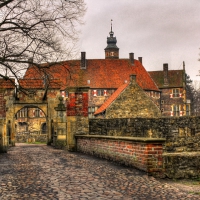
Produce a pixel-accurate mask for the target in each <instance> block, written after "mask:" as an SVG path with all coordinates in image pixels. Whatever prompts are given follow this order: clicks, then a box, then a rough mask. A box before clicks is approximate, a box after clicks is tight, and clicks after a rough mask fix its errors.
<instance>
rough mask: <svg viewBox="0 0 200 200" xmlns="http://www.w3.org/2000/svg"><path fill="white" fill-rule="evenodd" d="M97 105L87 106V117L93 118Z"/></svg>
mask: <svg viewBox="0 0 200 200" xmlns="http://www.w3.org/2000/svg"><path fill="white" fill-rule="evenodd" d="M97 109H98V107H88V116H89V118H94V113H95V111H96V110H97Z"/></svg>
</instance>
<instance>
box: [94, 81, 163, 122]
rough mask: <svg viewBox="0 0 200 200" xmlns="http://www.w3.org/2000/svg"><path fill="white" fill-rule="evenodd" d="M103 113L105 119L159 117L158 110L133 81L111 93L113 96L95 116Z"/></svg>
mask: <svg viewBox="0 0 200 200" xmlns="http://www.w3.org/2000/svg"><path fill="white" fill-rule="evenodd" d="M103 111H106V114H105V116H106V118H136V117H160V116H161V112H160V109H159V108H158V107H157V106H156V105H155V104H154V103H153V101H152V100H151V99H150V97H149V96H147V95H146V93H145V92H144V90H143V89H142V88H141V87H140V86H139V85H138V84H137V83H136V82H135V81H134V80H133V81H131V82H130V83H129V84H127V85H124V86H123V87H121V88H119V89H118V90H117V91H116V92H115V93H113V95H112V96H111V97H110V98H109V99H108V100H107V101H106V102H105V103H104V104H103V105H102V106H101V107H100V108H99V109H98V110H97V111H96V112H95V115H98V114H100V113H102V112H103Z"/></svg>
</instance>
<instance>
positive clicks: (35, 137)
mask: <svg viewBox="0 0 200 200" xmlns="http://www.w3.org/2000/svg"><path fill="white" fill-rule="evenodd" d="M15 142H16V143H24V142H42V143H47V134H29V135H27V134H21V135H16V136H15Z"/></svg>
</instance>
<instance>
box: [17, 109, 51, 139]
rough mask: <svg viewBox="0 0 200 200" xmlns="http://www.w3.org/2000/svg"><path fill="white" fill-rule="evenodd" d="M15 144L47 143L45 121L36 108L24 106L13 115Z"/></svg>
mask: <svg viewBox="0 0 200 200" xmlns="http://www.w3.org/2000/svg"><path fill="white" fill-rule="evenodd" d="M15 125H16V126H15V142H16V143H23V142H28V143H35V142H37V143H47V119H46V115H45V113H44V112H43V111H42V110H41V109H40V108H39V107H37V106H25V107H23V108H21V109H20V110H19V111H18V112H17V113H16V114H15Z"/></svg>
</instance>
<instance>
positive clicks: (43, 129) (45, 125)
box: [41, 122, 47, 134]
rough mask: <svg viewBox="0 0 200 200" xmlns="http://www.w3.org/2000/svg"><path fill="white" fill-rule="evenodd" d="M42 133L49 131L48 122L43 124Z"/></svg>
mask: <svg viewBox="0 0 200 200" xmlns="http://www.w3.org/2000/svg"><path fill="white" fill-rule="evenodd" d="M41 133H42V134H46V133H47V123H46V122H45V123H43V124H42V125H41Z"/></svg>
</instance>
